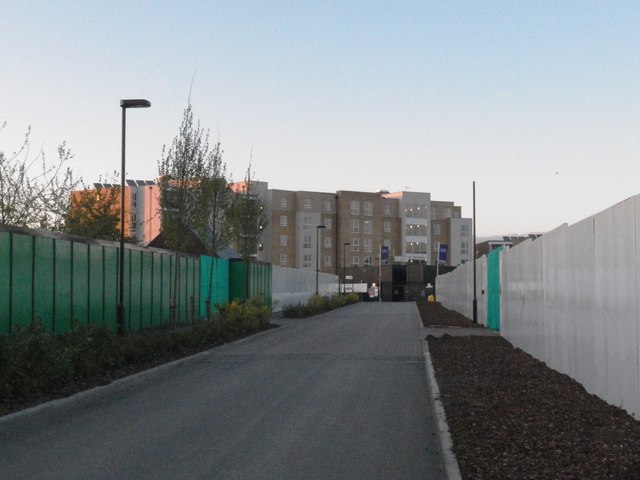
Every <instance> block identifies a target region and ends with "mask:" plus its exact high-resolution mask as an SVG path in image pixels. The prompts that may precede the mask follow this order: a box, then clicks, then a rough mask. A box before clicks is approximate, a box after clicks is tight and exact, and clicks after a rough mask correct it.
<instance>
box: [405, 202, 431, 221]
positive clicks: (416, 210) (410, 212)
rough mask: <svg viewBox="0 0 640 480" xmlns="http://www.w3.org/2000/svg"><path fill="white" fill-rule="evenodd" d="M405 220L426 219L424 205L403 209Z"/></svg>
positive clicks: (409, 206) (408, 206)
mask: <svg viewBox="0 0 640 480" xmlns="http://www.w3.org/2000/svg"><path fill="white" fill-rule="evenodd" d="M404 214H405V216H406V217H407V218H427V206H426V205H413V204H411V205H407V206H406V207H405V209H404Z"/></svg>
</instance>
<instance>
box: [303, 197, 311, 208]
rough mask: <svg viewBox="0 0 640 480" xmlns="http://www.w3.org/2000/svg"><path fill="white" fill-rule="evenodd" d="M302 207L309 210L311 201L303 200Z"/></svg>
mask: <svg viewBox="0 0 640 480" xmlns="http://www.w3.org/2000/svg"><path fill="white" fill-rule="evenodd" d="M303 206H304V208H311V199H310V198H305V199H304V202H303Z"/></svg>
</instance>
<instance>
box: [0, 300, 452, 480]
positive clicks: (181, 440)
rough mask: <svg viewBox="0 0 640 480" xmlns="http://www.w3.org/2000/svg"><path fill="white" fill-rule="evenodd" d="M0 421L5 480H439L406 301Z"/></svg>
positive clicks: (259, 338) (285, 325)
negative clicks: (15, 420)
mask: <svg viewBox="0 0 640 480" xmlns="http://www.w3.org/2000/svg"><path fill="white" fill-rule="evenodd" d="M276 323H280V324H282V326H281V327H280V328H277V329H272V330H269V331H267V332H263V333H260V334H258V335H255V336H252V337H249V338H246V339H243V340H241V341H239V342H235V343H232V344H227V345H224V346H222V347H219V348H216V349H213V350H211V351H210V352H209V353H208V354H206V355H200V356H198V357H197V358H196V359H194V360H193V361H189V362H185V363H183V364H181V365H180V366H177V367H175V368H170V369H164V370H162V371H161V372H159V373H157V374H152V375H146V376H144V377H143V380H141V381H139V382H137V383H133V384H132V385H130V386H128V387H126V388H121V389H119V391H117V392H115V393H112V394H109V389H107V392H106V393H104V394H101V395H100V397H99V398H91V399H89V400H87V401H83V402H79V403H78V405H74V408H73V409H72V411H70V412H66V411H64V410H62V411H61V413H59V414H56V415H51V414H46V413H47V410H46V409H44V411H43V413H42V414H41V413H37V414H35V415H31V416H29V417H28V419H27V420H26V421H25V420H24V419H22V421H21V422H20V423H19V424H16V425H19V427H17V428H16V426H15V425H14V426H12V424H11V422H9V423H7V422H4V423H2V422H0V445H1V446H2V447H1V453H0V478H2V479H5V478H6V479H38V478H42V479H49V480H53V479H64V480H68V479H74V478H75V479H135V480H144V479H153V480H157V479H189V480H194V479H305V480H306V479H323V480H324V479H358V480H361V479H385V480H389V479H432V480H437V479H440V478H443V474H442V468H441V460H440V454H439V451H438V440H437V437H436V428H435V426H434V421H433V418H432V413H431V409H430V406H429V400H428V390H427V383H426V378H425V371H424V364H423V361H422V355H421V354H422V340H423V338H422V337H423V334H422V326H421V323H420V321H419V317H418V314H417V309H416V308H415V305H414V304H413V303H382V304H380V303H359V304H355V305H352V306H349V307H346V308H343V309H339V310H336V311H333V312H330V313H327V314H324V315H320V316H318V317H313V318H310V319H297V320H285V319H282V320H279V321H277V322H276Z"/></svg>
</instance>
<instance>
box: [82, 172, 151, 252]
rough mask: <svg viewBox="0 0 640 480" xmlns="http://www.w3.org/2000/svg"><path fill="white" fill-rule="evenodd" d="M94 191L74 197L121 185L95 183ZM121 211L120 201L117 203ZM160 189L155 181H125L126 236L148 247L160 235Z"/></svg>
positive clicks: (83, 191) (87, 191)
mask: <svg viewBox="0 0 640 480" xmlns="http://www.w3.org/2000/svg"><path fill="white" fill-rule="evenodd" d="M93 187H94V188H93V189H90V190H77V191H74V192H72V195H74V196H76V197H78V196H81V195H86V194H90V195H96V194H98V195H99V192H100V190H102V189H109V188H114V187H117V188H119V187H120V184H112V183H94V184H93ZM117 209H118V212H119V211H120V201H119V199H118V203H117ZM159 209H160V187H159V186H158V185H156V182H155V181H153V180H130V179H127V180H125V187H124V212H125V215H124V229H125V235H127V236H129V237H131V238H135V239H136V240H137V241H138V242H139V243H141V244H143V245H147V244H148V243H149V242H150V241H151V240H153V239H154V238H156V237H157V236H158V234H159V233H160V222H161V217H160V211H159Z"/></svg>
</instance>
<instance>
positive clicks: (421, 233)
mask: <svg viewBox="0 0 640 480" xmlns="http://www.w3.org/2000/svg"><path fill="white" fill-rule="evenodd" d="M404 233H405V235H413V236H414V237H426V236H427V226H426V225H405V230H404Z"/></svg>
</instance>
